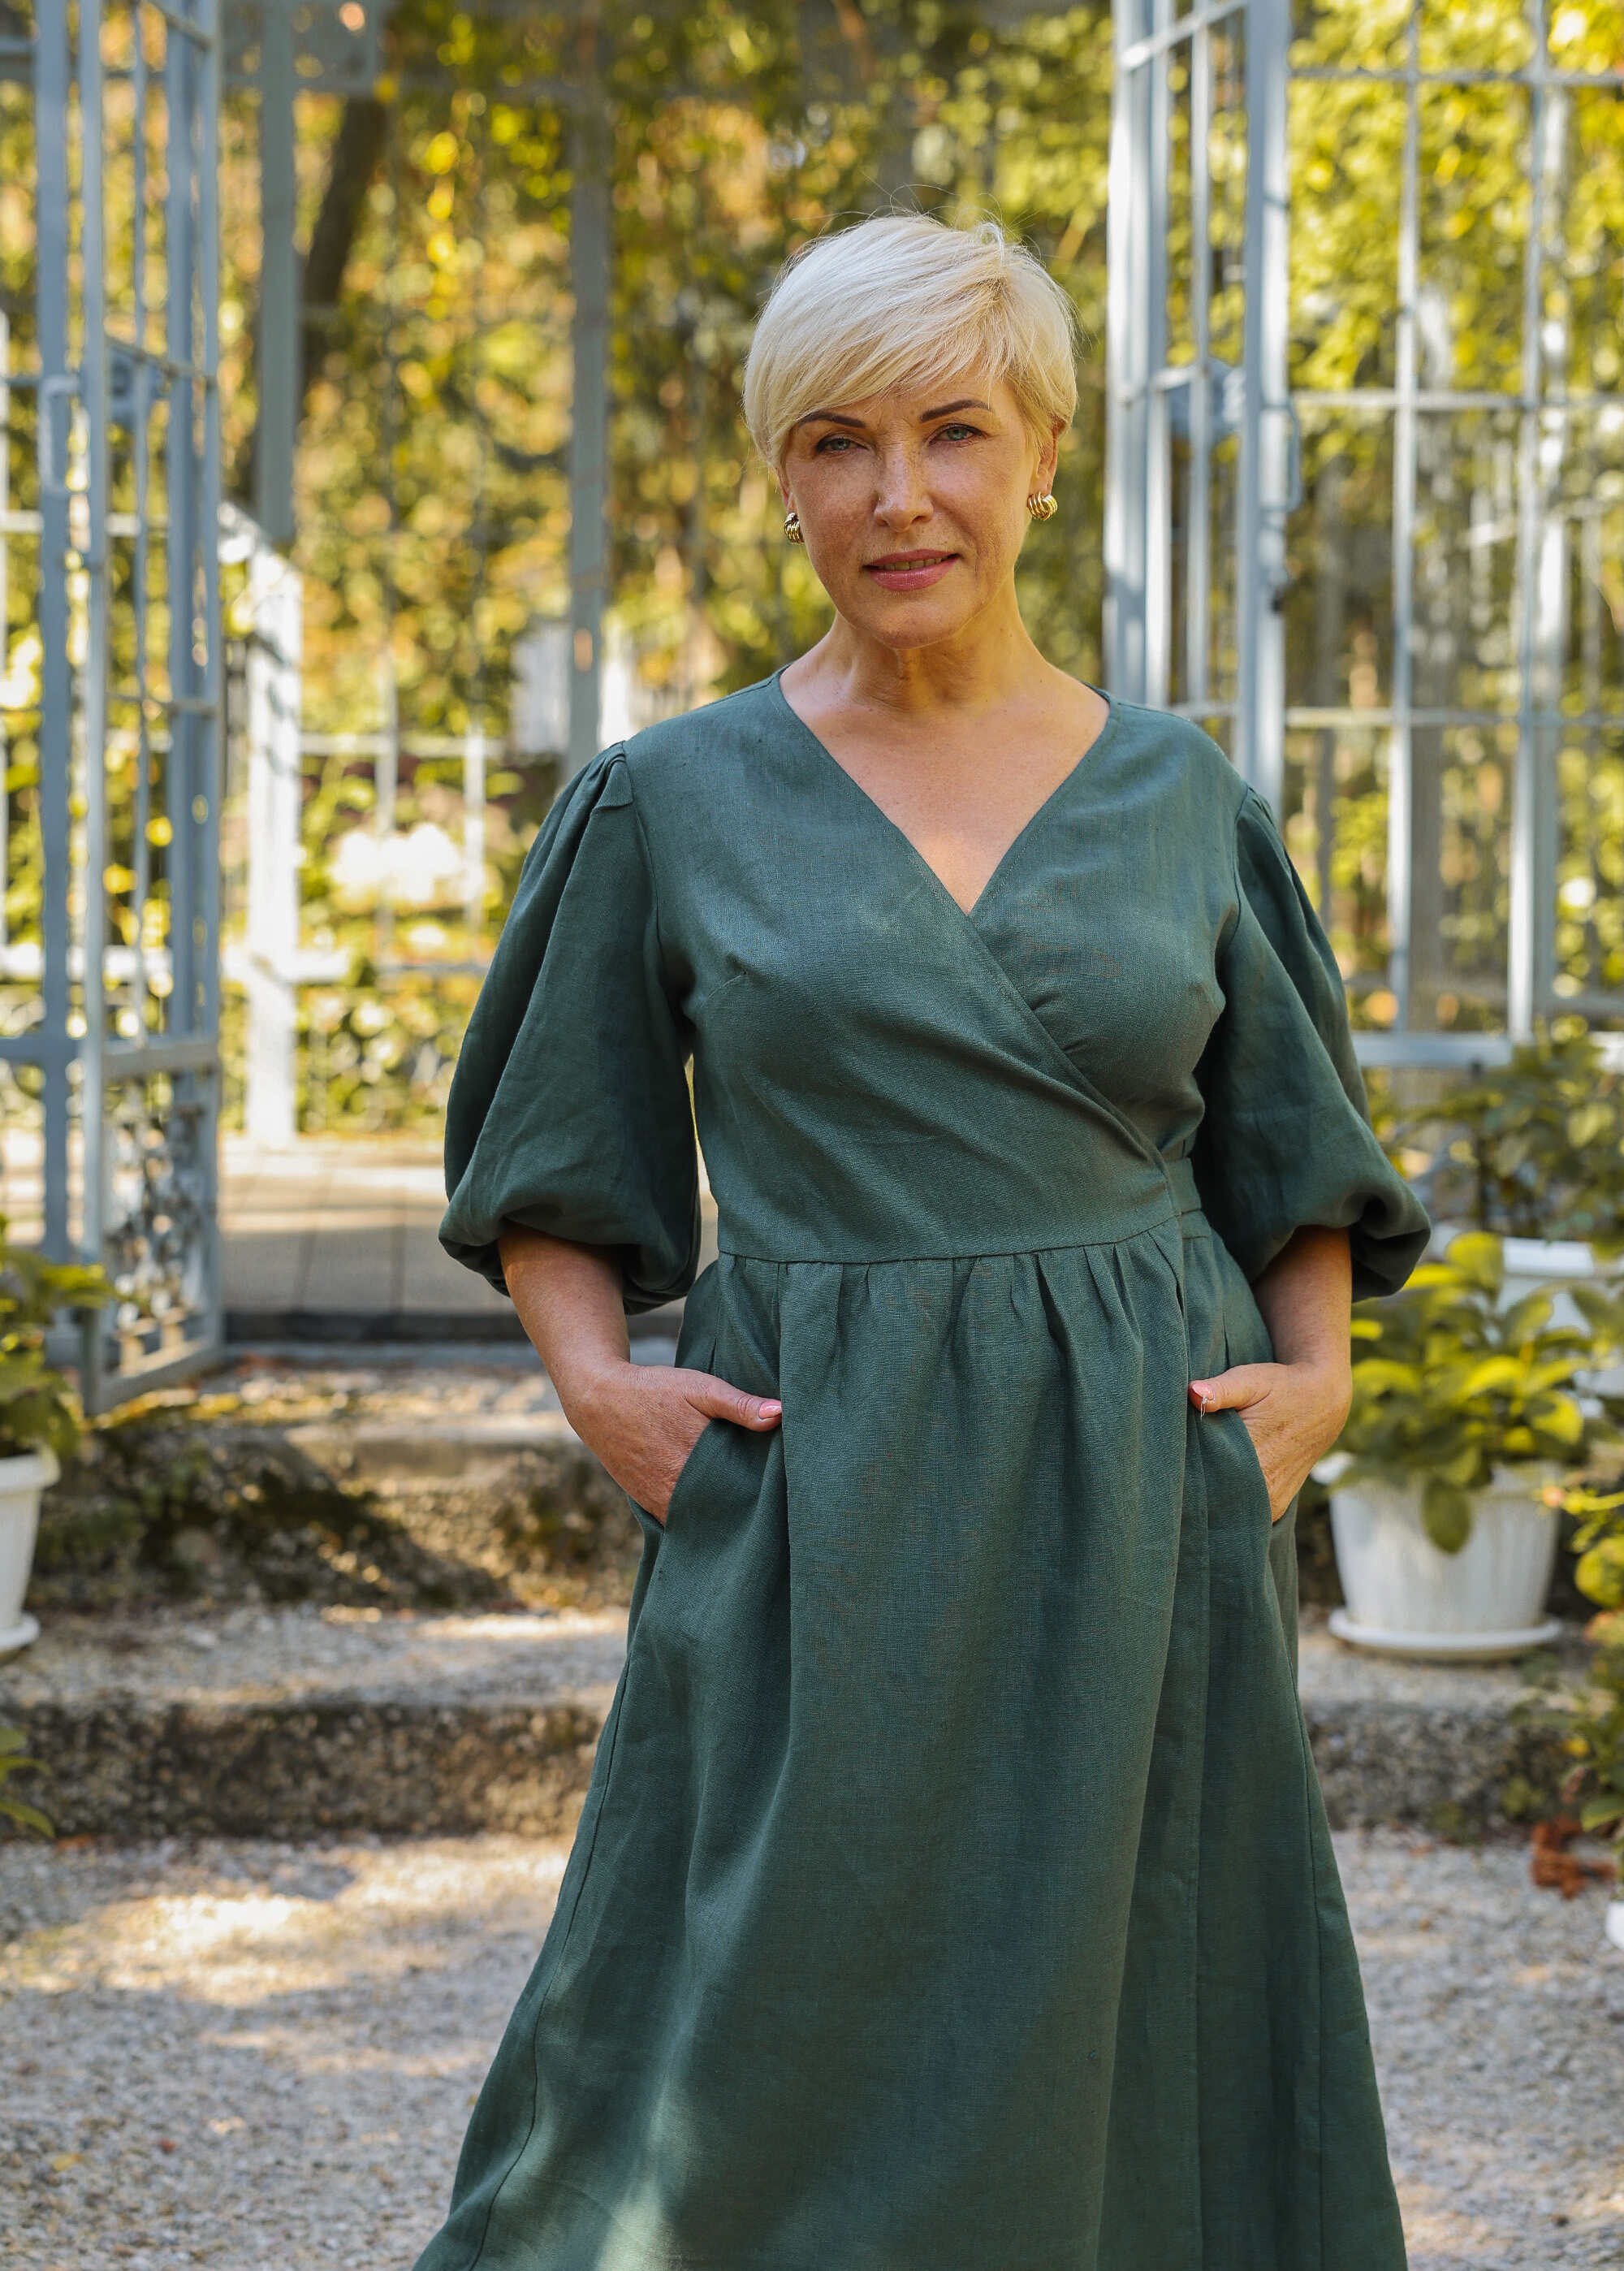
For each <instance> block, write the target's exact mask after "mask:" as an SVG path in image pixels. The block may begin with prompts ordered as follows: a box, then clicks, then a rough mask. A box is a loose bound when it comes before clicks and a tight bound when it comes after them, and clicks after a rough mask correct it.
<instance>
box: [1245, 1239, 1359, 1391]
mask: <svg viewBox="0 0 1624 2271" xmlns="http://www.w3.org/2000/svg"><path fill="white" fill-rule="evenodd" d="M1252 1296H1253V1299H1255V1300H1256V1301H1257V1307H1258V1308H1259V1310H1260V1311H1261V1312H1262V1315H1263V1321H1264V1324H1266V1325H1267V1326H1268V1328H1269V1337H1270V1339H1271V1340H1272V1342H1273V1344H1274V1355H1275V1360H1276V1362H1277V1363H1279V1364H1291V1365H1306V1366H1311V1367H1312V1368H1314V1369H1315V1370H1316V1371H1318V1370H1324V1371H1325V1372H1326V1373H1328V1374H1331V1376H1332V1377H1338V1376H1340V1375H1342V1374H1346V1373H1347V1371H1348V1369H1349V1341H1348V1329H1347V1326H1348V1314H1349V1310H1350V1307H1351V1306H1352V1299H1353V1262H1352V1259H1351V1256H1350V1254H1349V1248H1348V1235H1347V1232H1346V1231H1345V1230H1325V1229H1323V1228H1322V1227H1321V1226H1320V1225H1318V1224H1309V1225H1306V1226H1305V1227H1304V1228H1302V1229H1301V1230H1299V1231H1297V1232H1295V1234H1294V1236H1293V1237H1292V1238H1291V1239H1290V1240H1289V1241H1288V1242H1287V1245H1286V1246H1284V1247H1282V1248H1281V1250H1280V1252H1279V1254H1277V1255H1275V1257H1274V1259H1273V1261H1272V1262H1271V1263H1270V1264H1269V1266H1268V1268H1267V1269H1266V1270H1264V1273H1263V1275H1262V1277H1259V1278H1258V1279H1257V1282H1256V1284H1254V1285H1253V1287H1252Z"/></svg>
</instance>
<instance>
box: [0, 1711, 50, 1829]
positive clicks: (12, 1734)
mask: <svg viewBox="0 0 1624 2271" xmlns="http://www.w3.org/2000/svg"><path fill="white" fill-rule="evenodd" d="M39 1765H40V1761H38V1759H31V1758H29V1757H27V1756H26V1754H25V1745H24V1739H23V1737H22V1736H21V1735H20V1734H19V1732H18V1731H17V1729H16V1728H15V1727H0V1821H10V1822H11V1823H12V1824H13V1825H14V1826H15V1827H16V1828H19V1829H33V1830H36V1831H37V1832H38V1833H39V1835H41V1837H49V1836H51V1835H54V1832H53V1830H52V1827H51V1823H50V1821H49V1819H48V1816H46V1815H45V1814H43V1813H41V1811H40V1809H39V1807H38V1806H30V1805H29V1804H28V1802H27V1800H26V1798H14V1797H13V1796H12V1795H11V1791H9V1790H7V1788H6V1784H7V1783H8V1782H10V1780H11V1776H13V1775H14V1774H23V1773H26V1772H37V1771H38V1768H39Z"/></svg>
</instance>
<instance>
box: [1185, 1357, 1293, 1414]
mask: <svg viewBox="0 0 1624 2271" xmlns="http://www.w3.org/2000/svg"><path fill="white" fill-rule="evenodd" d="M1278 1370H1279V1366H1276V1365H1271V1364H1235V1365H1231V1366H1230V1367H1229V1369H1228V1371H1227V1372H1218V1373H1214V1374H1212V1377H1211V1379H1209V1380H1192V1381H1190V1388H1189V1391H1188V1392H1189V1396H1190V1402H1191V1403H1192V1404H1194V1405H1195V1407H1196V1409H1197V1411H1199V1412H1201V1413H1202V1414H1203V1416H1205V1414H1206V1413H1207V1412H1209V1411H1245V1410H1246V1408H1247V1406H1248V1405H1249V1404H1257V1403H1259V1402H1261V1401H1262V1399H1263V1397H1264V1396H1266V1395H1267V1394H1268V1392H1269V1389H1270V1387H1271V1385H1272V1381H1271V1379H1270V1374H1272V1373H1274V1372H1276V1371H1278Z"/></svg>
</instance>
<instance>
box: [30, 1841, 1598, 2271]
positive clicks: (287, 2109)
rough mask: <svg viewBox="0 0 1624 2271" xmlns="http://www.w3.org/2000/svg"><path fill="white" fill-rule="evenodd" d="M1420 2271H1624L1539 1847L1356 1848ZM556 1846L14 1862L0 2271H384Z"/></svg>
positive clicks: (526, 1959) (542, 1902)
mask: <svg viewBox="0 0 1624 2271" xmlns="http://www.w3.org/2000/svg"><path fill="white" fill-rule="evenodd" d="M1337 1850H1338V1855H1339V1861H1340V1865H1341V1867H1342V1871H1343V1875H1344V1880H1345V1882H1346V1887H1347V1891H1348V1895H1349V1902H1350V1907H1351V1910H1352V1914H1353V1924H1354V1929H1355V1931H1356V1932H1357V1934H1358V1938H1359V1945H1360V1955H1361V1963H1362V1966H1363V1969H1364V1976H1365V1981H1366V1985H1367V1990H1368V1996H1369V2003H1370V2014H1371V2026H1372V2031H1373V2034H1374V2036H1375V2042H1376V2058H1377V2064H1378V2066H1379V2068H1380V2073H1381V2079H1382V2087H1383V2098H1384V2103H1385V2105H1386V2109H1387V2115H1388V2121H1389V2127H1390V2138H1391V2144H1392V2153H1393V2160H1394V2166H1395V2171H1396V2174H1397V2176H1398V2185H1399V2193H1400V2197H1401V2200H1402V2201H1403V2206H1404V2213H1405V2226H1406V2230H1407V2232H1408V2237H1409V2245H1410V2261H1411V2267H1412V2271H1558V2267H1561V2271H1600V2267H1603V2266H1613V2267H1616V2266H1617V2265H1619V2264H1620V2262H1621V2261H1624V2171H1621V2170H1620V2163H1619V2160H1618V2155H1617V2146H1616V2141H1617V2139H1618V2137H1619V2135H1620V2133H1621V2132H1624V2058H1621V2057H1620V2046H1621V2045H1624V1955H1618V1954H1616V1953H1615V1952H1613V1951H1611V1950H1609V1949H1608V1948H1607V1947H1605V1943H1604V1942H1603V1940H1602V1937H1601V1895H1600V1894H1599V1892H1598V1891H1596V1890H1594V1889H1591V1890H1590V1891H1587V1892H1585V1893H1583V1894H1582V1895H1580V1896H1579V1897H1578V1898H1577V1899H1576V1900H1575V1901H1574V1902H1571V1903H1568V1902H1562V1901H1560V1900H1558V1899H1557V1898H1556V1897H1555V1896H1554V1895H1552V1894H1550V1893H1544V1892H1537V1891H1535V1890H1534V1889H1533V1888H1532V1887H1531V1885H1530V1883H1529V1881H1528V1860H1527V1853H1526V1850H1525V1849H1524V1848H1522V1847H1518V1846H1509V1845H1492V1846H1489V1847H1487V1848H1485V1849H1484V1850H1480V1851H1476V1852H1472V1851H1467V1850H1462V1849H1459V1848H1455V1847H1450V1846H1445V1845H1439V1844H1436V1843H1433V1842H1432V1841H1430V1840H1428V1839H1427V1838H1425V1837H1421V1836H1418V1835H1416V1834H1415V1833H1414V1832H1408V1833H1406V1832H1404V1831H1398V1830H1391V1829H1378V1830H1366V1831H1342V1832H1339V1833H1338V1836H1337ZM565 1851H566V1846H565V1843H564V1841H563V1840H561V1839H558V1838H550V1839H538V1840H533V1841H527V1840H524V1839H522V1838H516V1837H511V1836H496V1835H490V1836H483V1837H475V1838H465V1839H437V1840H425V1841H421V1842H413V1843H382V1842H380V1841H377V1840H367V1839H348V1840H345V1841H343V1842H341V1843H330V1844H326V1845H320V1846H317V1845H306V1846H298V1845H273V1844H268V1843H248V1842H244V1843H234V1842H226V1841H220V1840H211V1841H207V1842H204V1843H164V1844H161V1845H145V1846H135V1847H125V1848H117V1847H108V1846H95V1845H83V1846H78V1847H70V1848H69V1849H67V1850H63V1849H61V1848H57V1849H51V1848H48V1847H41V1846H36V1845H33V1844H23V1843H6V1844H0V2104H3V2105H4V2107H5V2122H4V2132H3V2133H0V2265H9V2264H16V2265H17V2266H18V2267H19V2271H21V2267H24V2266H26V2267H27V2271H108V2267H109V2266H113V2265H116V2266H120V2267H122V2266H129V2267H130V2271H181V2267H182V2266H188V2267H189V2266H192V2265H196V2264H208V2265H212V2266H215V2267H217V2271H317V2267H322V2271H335V2267H345V2266H353V2267H355V2271H363V2267H364V2271H386V2267H389V2266H391V2265H398V2266H402V2267H404V2265H405V2264H407V2263H409V2262H410V2261H411V2260H412V2257H413V2255H414V2253H415V2252H416V2250H417V2249H418V2247H419V2245H421V2244H422V2242H423V2241H424V2240H426V2237H428V2235H429V2233H430V2231H431V2230H433V2229H434V2225H435V2223H436V2222H437V2220H438V2217H439V2215H440V2213H441V2206H442V2203H443V2201H444V2200H445V2197H446V2195H447V2193H448V2191H449V2185H450V2180H451V2172H452V2167H453V2163H454V2160H455V2156H456V2148H457V2144H458V2141H459V2140H460V2137H461V2133H462V2129H463V2123H464V2121H465V2120H466V2118H467V2113H468V2108H469V2105H470V2103H471V2098H472V2095H473V2092H474V2090H475V2089H476V2088H477V2087H478V2081H479V2079H480V2076H481V2074H483V2072H484V2068H485V2066H486V2060H487V2059H488V2058H489V2056H490V2053H491V2051H492V2049H493V2045H494V2044H495V2042H496V2039H497V2036H498V2034H499V2032H500V2029H501V2025H502V2023H503V2022H504V2020H505V2019H506V2017H507V2014H508V2009H509V2007H510V2006H511V2004H512V2002H513V2000H514V1999H515V1996H516V1995H517V1993H518V1992H519V1989H520V1986H521V1985H522V1984H523V1979H524V1977H525V1974H526V1972H527V1970H528V1969H529V1967H530V1962H531V1960H532V1958H533V1956H534V1954H535V1950H536V1947H537V1944H538V1941H539V1940H540V1938H541V1934H542V1932H543V1931H544V1929H545V1924H546V1920H547V1917H548V1915H549V1913H550V1911H551V1909H552V1902H553V1898H554V1896H555V1895H556V1892H557V1889H558V1881H559V1875H560V1869H561V1866H562V1864H563V1859H564V1855H565Z"/></svg>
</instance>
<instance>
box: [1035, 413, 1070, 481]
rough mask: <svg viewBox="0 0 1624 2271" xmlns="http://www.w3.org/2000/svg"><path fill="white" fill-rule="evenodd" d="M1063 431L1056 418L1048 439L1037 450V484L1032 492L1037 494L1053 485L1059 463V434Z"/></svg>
mask: <svg viewBox="0 0 1624 2271" xmlns="http://www.w3.org/2000/svg"><path fill="white" fill-rule="evenodd" d="M1064 431H1065V428H1064V426H1063V425H1062V424H1061V423H1060V421H1059V420H1058V419H1057V420H1056V421H1055V423H1054V425H1053V427H1052V428H1050V431H1049V439H1048V441H1047V442H1046V443H1044V444H1043V446H1042V449H1041V450H1039V451H1038V460H1037V473H1036V476H1035V479H1036V483H1037V486H1036V489H1035V492H1034V494H1035V495H1039V496H1041V495H1042V494H1043V492H1044V491H1045V490H1046V489H1052V488H1054V486H1055V470H1056V468H1057V465H1059V463H1060V436H1062V434H1064Z"/></svg>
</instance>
